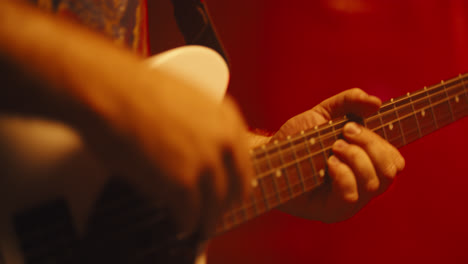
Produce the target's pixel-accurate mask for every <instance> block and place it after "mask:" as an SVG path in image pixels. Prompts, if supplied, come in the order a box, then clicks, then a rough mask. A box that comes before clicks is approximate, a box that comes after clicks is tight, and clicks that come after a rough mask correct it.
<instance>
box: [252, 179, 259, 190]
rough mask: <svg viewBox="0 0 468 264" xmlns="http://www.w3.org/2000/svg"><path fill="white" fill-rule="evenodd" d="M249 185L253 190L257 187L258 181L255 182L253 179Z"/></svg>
mask: <svg viewBox="0 0 468 264" xmlns="http://www.w3.org/2000/svg"><path fill="white" fill-rule="evenodd" d="M251 184H252V187H254V188H255V187H257V186H258V181H257V180H256V179H253V180H252V182H251Z"/></svg>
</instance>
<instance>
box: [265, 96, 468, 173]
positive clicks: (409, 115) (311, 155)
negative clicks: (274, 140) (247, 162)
mask: <svg viewBox="0 0 468 264" xmlns="http://www.w3.org/2000/svg"><path fill="white" fill-rule="evenodd" d="M463 93H464V92H460V93H458V94H454V95H453V96H450V98H448V97H447V98H445V99H443V100H440V101H438V102H435V103H432V104H431V105H430V107H434V106H437V105H439V104H442V103H445V102H448V101H450V100H452V99H454V98H456V97H457V96H460V95H461V94H463ZM467 101H468V98H467ZM416 114H417V113H416V112H412V113H410V114H406V115H404V116H400V117H399V118H395V119H393V120H392V122H387V123H384V124H381V125H379V126H377V127H375V128H372V129H371V131H376V130H379V129H382V128H385V127H387V126H388V125H390V124H392V123H395V122H397V121H401V120H403V119H405V118H407V117H411V116H414V115H416ZM449 117H452V115H449ZM341 130H342V129H340V130H336V132H335V133H329V134H327V136H328V137H326V138H325V139H330V138H332V137H335V136H338V135H340V134H341ZM387 141H388V140H387ZM307 142H308V141H303V142H301V143H300V144H296V145H294V146H292V147H290V148H288V149H285V150H290V149H292V148H297V147H296V146H298V145H299V146H302V145H304V144H306V143H307ZM329 149H331V147H328V148H323V149H321V150H318V151H316V152H313V153H310V154H307V155H304V156H302V157H301V158H299V159H297V160H298V161H304V160H305V159H306V158H311V157H313V156H315V155H318V154H321V153H322V152H325V151H326V150H329ZM285 150H280V151H279V152H284V151H285ZM270 157H271V154H270ZM263 160H266V159H263ZM263 160H262V161H263ZM257 163H258V162H257ZM295 163H296V162H295V161H292V162H289V163H288V165H287V166H286V167H289V166H291V164H295ZM278 169H284V166H279V167H278ZM276 171H277V169H273V170H268V171H266V172H262V173H260V174H258V177H257V179H261V178H262V177H264V176H265V175H269V174H271V173H274V172H276Z"/></svg>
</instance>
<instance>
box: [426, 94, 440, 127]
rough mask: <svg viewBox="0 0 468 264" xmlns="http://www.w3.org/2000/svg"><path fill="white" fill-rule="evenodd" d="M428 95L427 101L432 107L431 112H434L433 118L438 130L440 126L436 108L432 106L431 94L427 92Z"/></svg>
mask: <svg viewBox="0 0 468 264" xmlns="http://www.w3.org/2000/svg"><path fill="white" fill-rule="evenodd" d="M426 95H427V99H428V100H429V105H430V108H431V112H432V118H434V125H435V127H436V129H438V128H439V125H438V124H437V118H436V116H435V111H434V107H433V106H432V100H431V96H429V92H426Z"/></svg>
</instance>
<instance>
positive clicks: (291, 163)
mask: <svg viewBox="0 0 468 264" xmlns="http://www.w3.org/2000/svg"><path fill="white" fill-rule="evenodd" d="M460 94H463V92H461V93H457V94H454V95H453V96H451V97H450V98H448V99H443V100H441V101H439V102H437V103H432V104H431V107H432V106H436V105H439V104H441V103H444V102H446V101H447V100H449V99H452V98H455V96H457V95H460ZM411 115H413V113H411V114H407V115H404V116H400V117H399V118H398V119H397V121H398V120H402V119H404V118H407V117H409V116H411ZM387 124H388V123H385V124H382V125H381V126H379V127H376V128H374V129H372V131H377V130H378V129H380V128H384V127H385V126H386V125H387ZM337 133H338V132H337ZM327 136H329V137H331V136H335V135H331V133H329V134H327ZM329 137H328V138H329ZM319 138H320V137H319ZM325 138H327V137H325ZM322 145H323V144H322ZM330 149H331V148H330V147H327V148H323V149H322V150H320V151H317V152H315V153H312V154H311V155H312V156H314V155H317V154H323V155H324V156H325V151H327V150H330ZM309 157H310V155H307V156H304V157H301V158H300V159H298V160H299V161H303V160H304V158H309ZM325 157H326V156H325ZM293 165H295V163H294V162H289V163H285V164H283V166H282V168H287V167H289V166H293ZM267 173H268V174H269V173H270V172H267ZM268 174H266V175H268ZM264 175H265V174H262V175H259V177H262V176H264Z"/></svg>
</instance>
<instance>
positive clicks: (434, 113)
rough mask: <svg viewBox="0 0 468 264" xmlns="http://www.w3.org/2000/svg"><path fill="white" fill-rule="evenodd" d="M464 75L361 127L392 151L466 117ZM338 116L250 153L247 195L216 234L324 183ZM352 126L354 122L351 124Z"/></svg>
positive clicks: (388, 106) (340, 122)
mask: <svg viewBox="0 0 468 264" xmlns="http://www.w3.org/2000/svg"><path fill="white" fill-rule="evenodd" d="M467 86H468V74H464V75H459V76H458V77H456V78H453V79H450V80H448V81H441V82H440V83H439V84H436V85H433V86H431V87H424V89H421V90H418V91H416V92H413V93H407V94H406V95H404V96H401V97H398V98H395V99H391V100H390V101H387V102H385V103H383V105H382V107H381V108H380V110H379V111H378V112H377V113H375V114H373V115H371V116H370V117H368V118H366V119H362V120H360V122H361V123H362V125H364V126H365V127H367V128H369V129H371V130H372V131H374V132H375V133H377V134H379V135H380V136H381V137H383V138H385V139H386V140H387V141H388V142H390V143H391V144H392V145H394V146H395V147H397V148H399V147H402V146H404V145H407V144H409V143H411V142H413V141H415V140H417V139H419V138H421V137H423V136H425V135H427V134H429V133H431V132H433V131H435V130H437V129H439V128H441V127H443V126H446V125H448V124H450V123H452V122H454V121H456V120H458V119H460V118H462V117H464V116H466V115H468V89H467ZM349 121H351V119H350V118H348V117H346V116H345V117H342V118H339V119H335V120H332V121H330V122H329V123H327V124H323V125H321V126H317V127H315V128H313V129H310V130H306V131H301V132H300V133H299V134H297V135H294V136H290V137H288V138H287V139H285V140H282V141H274V142H270V143H268V144H266V145H263V146H260V147H258V148H255V149H253V150H251V156H252V162H253V164H254V167H255V172H256V177H255V179H254V180H253V181H252V186H253V194H252V196H251V197H250V199H248V200H246V201H244V202H243V203H242V204H241V205H237V206H234V207H233V208H232V209H231V210H230V211H228V212H227V213H226V214H224V216H223V219H222V221H220V223H219V225H218V226H217V228H216V230H217V232H216V233H217V234H220V233H223V232H226V231H228V230H231V229H232V228H234V227H236V226H238V225H240V224H242V223H244V222H246V221H248V220H250V219H253V218H255V217H257V216H259V215H261V214H263V213H265V212H267V211H269V210H271V209H273V208H276V207H278V206H279V205H281V204H284V203H286V202H288V201H290V200H291V199H293V198H295V197H297V196H299V195H301V194H303V193H306V192H308V191H311V190H313V189H315V188H317V187H318V186H320V185H322V184H323V183H324V182H326V175H327V166H326V163H327V159H328V157H329V156H330V155H331V146H332V145H333V143H334V142H335V141H336V140H337V139H339V138H340V137H341V134H342V129H343V126H344V125H345V124H346V123H347V122H349ZM354 121H355V120H354Z"/></svg>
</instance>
